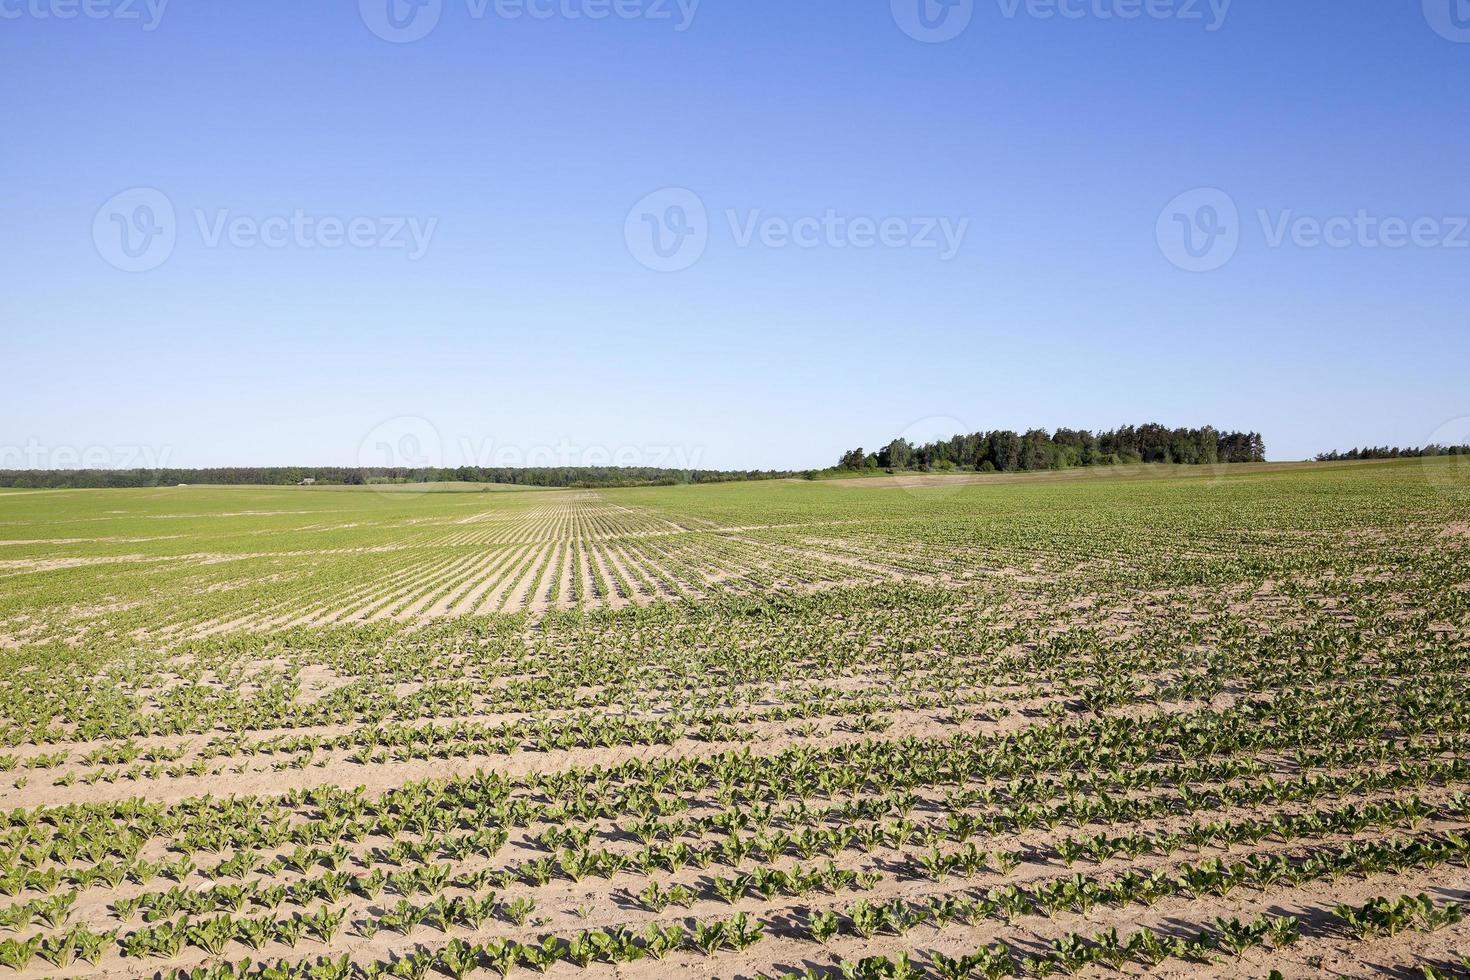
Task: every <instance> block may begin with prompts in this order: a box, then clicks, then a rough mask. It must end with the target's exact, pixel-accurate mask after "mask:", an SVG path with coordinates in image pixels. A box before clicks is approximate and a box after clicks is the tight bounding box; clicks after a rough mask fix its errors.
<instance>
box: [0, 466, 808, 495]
mask: <svg viewBox="0 0 1470 980" xmlns="http://www.w3.org/2000/svg"><path fill="white" fill-rule="evenodd" d="M791 475H792V474H791V473H788V472H784V471H775V470H729V471H726V470H669V469H659V468H656V467H644V466H566V467H563V466H554V467H516V468H511V467H506V468H486V467H479V466H461V467H457V468H454V469H422V470H410V469H401V468H400V469H391V468H379V469H372V468H369V469H363V468H360V467H345V466H266V467H239V466H237V467H224V468H217V469H130V470H0V486H3V487H25V488H28V489H36V490H48V489H79V488H92V487H102V488H107V487H171V486H177V485H178V484H180V483H207V484H225V485H265V486H291V485H295V484H299V483H302V482H304V481H306V480H311V481H313V482H314V483H316V484H317V485H319V486H344V485H345V486H353V485H357V486H360V485H363V484H369V483H445V482H451V481H457V482H462V483H509V484H514V485H517V486H527V487H584V488H598V487H603V488H606V487H637V486H674V485H677V484H683V483H725V482H729V481H732V480H770V479H777V478H780V477H786V476H791Z"/></svg>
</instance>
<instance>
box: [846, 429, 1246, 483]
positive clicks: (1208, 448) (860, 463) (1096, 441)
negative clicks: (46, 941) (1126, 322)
mask: <svg viewBox="0 0 1470 980" xmlns="http://www.w3.org/2000/svg"><path fill="white" fill-rule="evenodd" d="M1265 459H1266V444H1265V442H1264V441H1263V440H1262V439H1261V435H1260V433H1258V432H1219V431H1217V430H1216V429H1214V428H1211V427H1210V426H1205V427H1204V428H1202V429H1170V428H1167V427H1166V426H1162V425H1158V424H1155V423H1149V424H1147V425H1139V426H1132V425H1128V426H1124V427H1122V428H1120V429H1113V430H1111V431H1108V432H1089V431H1088V430H1086V429H1058V430H1057V431H1056V432H1052V433H1048V432H1047V431H1046V430H1045V429H1032V430H1031V431H1029V432H1025V433H1016V432H1012V431H1010V430H1009V429H1001V430H997V431H995V432H972V433H970V434H969V435H957V436H951V437H950V438H948V439H942V440H939V441H938V442H931V443H927V444H925V445H922V446H914V445H910V444H909V443H908V441H906V440H904V439H895V440H893V441H892V442H890V443H889V444H888V445H886V446H884V447H883V448H882V449H879V450H878V451H877V452H867V451H865V450H863V449H861V448H859V449H853V450H851V451H849V452H846V453H844V454H843V455H842V458H841V459H840V460H839V461H838V463H837V468H838V469H839V470H939V471H943V470H979V471H980V472H983V473H990V472H1001V473H1013V472H1020V471H1027V470H1057V469H1068V468H1070V467H1074V466H1117V465H1122V464H1125V463H1260V462H1264V461H1265Z"/></svg>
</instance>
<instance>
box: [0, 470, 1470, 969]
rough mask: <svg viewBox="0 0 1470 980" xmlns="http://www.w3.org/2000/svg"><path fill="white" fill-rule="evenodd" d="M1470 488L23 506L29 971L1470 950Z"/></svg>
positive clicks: (1141, 486) (3, 766)
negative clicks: (1469, 914) (1469, 915)
mask: <svg viewBox="0 0 1470 980" xmlns="http://www.w3.org/2000/svg"><path fill="white" fill-rule="evenodd" d="M1467 469H1470V468H1467V466H1466V465H1465V461H1464V460H1463V459H1453V458H1451V459H1434V460H1427V461H1420V460H1411V461H1395V462H1387V463H1352V464H1346V463H1344V464H1325V465H1303V466H1272V465H1263V466H1252V465H1239V466H1230V467H1213V468H1173V469H1160V470H1148V469H1142V470H1138V471H1133V472H1129V473H1115V474H1108V475H1103V474H1099V473H1076V474H1065V475H1042V476H1039V477H1036V478H1025V477H1022V478H1015V477H1011V478H999V477H997V478H993V479H987V478H971V479H968V480H961V481H948V480H941V479H919V480H910V481H907V482H902V483H900V482H899V481H896V480H892V479H887V478H876V479H866V480H853V481H841V482H837V481H834V482H832V483H822V482H805V481H776V482H768V483H740V484H721V485H712V486H699V487H665V488H648V489H628V490H608V491H597V492H593V491H576V490H567V491H536V490H517V491H508V492H496V493H483V492H477V491H476V490H475V489H473V488H468V487H452V488H444V490H443V492H422V493H420V492H412V491H408V492H405V491H402V490H397V491H392V492H384V491H380V490H375V489H373V488H354V489H332V488H296V487H292V488H269V489H268V488H239V487H234V488H223V487H179V488H168V489H150V490H80V491H47V492H27V491H10V492H6V491H0V664H3V671H0V741H3V745H0V965H3V969H0V978H3V977H5V976H9V975H15V976H18V977H31V976H49V975H65V976H95V977H140V976H155V975H157V976H163V977H170V978H183V977H189V978H196V977H197V978H200V980H213V978H220V980H223V978H230V977H239V976H246V975H249V976H259V977H263V978H276V980H286V978H294V977H301V978H312V980H337V978H342V980H345V978H347V977H352V976H361V977H401V978H410V980H417V978H426V977H448V978H452V980H460V978H463V977H469V976H474V977H494V976H497V975H501V974H509V975H513V976H523V977H532V976H537V975H540V974H544V975H546V976H549V977H585V978H595V977H617V978H625V980H644V978H649V980H651V978H663V977H722V978H737V977H748V978H757V977H770V978H786V977H801V978H815V977H825V976H835V977H848V978H872V980H879V978H895V980H896V978H904V977H932V978H944V980H957V978H967V977H974V978H998V977H1010V976H1015V977H1040V976H1055V975H1064V974H1074V973H1076V974H1085V975H1093V976H1106V975H1110V974H1115V973H1116V974H1123V975H1142V974H1161V975H1166V976H1191V975H1197V976H1209V977H1216V976H1239V977H1262V978H1265V977H1268V976H1271V975H1272V974H1273V973H1279V974H1280V975H1281V976H1283V977H1318V976H1328V977H1336V976H1350V977H1366V976H1381V975H1396V976H1403V977H1427V978H1436V977H1452V976H1466V975H1470V921H1467V919H1466V918H1465V915H1466V913H1467V912H1470V908H1467V907H1466V906H1467V903H1470V683H1467V680H1470V471H1467Z"/></svg>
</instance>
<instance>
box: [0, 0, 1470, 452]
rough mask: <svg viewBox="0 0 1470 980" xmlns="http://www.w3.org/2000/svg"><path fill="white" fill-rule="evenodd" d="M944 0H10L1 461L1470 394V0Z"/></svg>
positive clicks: (1433, 417) (794, 440) (776, 434)
mask: <svg viewBox="0 0 1470 980" xmlns="http://www.w3.org/2000/svg"><path fill="white" fill-rule="evenodd" d="M948 2H951V3H953V4H954V6H952V7H947V6H945V5H944V3H943V2H941V0H701V2H698V3H695V2H694V0H682V2H680V0H362V3H361V4H358V3H356V2H353V0H334V2H331V3H303V2H300V0H290V2H287V0H252V2H249V3H218V2H206V0H172V2H168V3H166V4H164V3H163V2H162V0H0V66H3V67H0V71H3V73H4V74H3V77H4V78H5V80H6V82H7V85H6V96H5V98H4V100H3V103H0V134H3V135H0V218H3V226H4V231H3V235H0V269H3V273H0V275H3V280H0V283H3V288H0V333H3V338H4V345H3V350H4V354H5V357H4V361H5V371H4V384H3V386H0V466H3V465H15V464H16V462H17V460H18V454H21V453H24V454H26V455H27V457H28V458H29V459H30V460H31V462H32V464H33V465H47V464H48V463H55V462H58V461H59V462H61V463H63V464H64V463H66V462H67V461H68V460H67V459H66V458H65V457H66V454H67V453H68V452H82V451H89V452H91V453H92V457H91V458H90V460H89V461H90V462H99V461H101V458H102V457H103V456H105V457H106V458H107V461H108V462H110V463H113V464H124V463H130V462H136V461H138V459H137V457H138V454H139V453H142V454H143V455H144V456H145V457H146V456H148V455H149V454H151V455H152V457H154V458H155V459H156V460H158V461H164V462H167V463H169V464H172V465H181V466H192V465H222V464H240V465H266V464H278V463H279V464H284V463H322V464H326V463H338V464H353V463H358V462H377V461H380V460H379V459H378V458H377V456H376V455H375V454H376V452H377V449H376V448H375V447H379V446H380V444H383V443H386V444H388V445H391V446H401V445H403V444H404V443H403V439H404V438H405V436H406V437H408V438H409V439H410V440H411V444H412V445H418V446H422V447H424V453H425V455H426V456H431V457H433V461H441V460H442V461H443V462H445V463H447V464H451V465H452V464H456V463H460V462H466V461H480V462H493V461H497V460H494V459H491V458H490V456H492V455H493V454H494V453H496V452H501V451H503V450H505V449H506V447H510V449H509V452H510V453H511V456H512V457H513V456H514V454H515V453H516V452H520V453H523V454H524V453H527V452H530V451H531V450H533V449H534V448H535V447H553V448H554V449H555V450H556V451H557V452H561V453H564V454H565V453H566V452H567V451H568V447H571V453H572V455H573V457H576V454H577V453H578V452H583V451H586V450H589V449H591V448H592V447H602V449H603V450H605V451H612V450H623V451H624V453H625V455H624V456H623V457H622V458H623V460H624V461H639V462H657V461H658V460H657V459H655V458H654V457H656V456H657V455H658V454H660V453H664V454H665V455H666V456H669V455H670V454H672V456H670V458H671V459H672V458H674V457H678V456H681V455H682V459H683V461H685V462H692V463H697V464H699V465H703V466H709V467H721V468H729V467H806V466H814V465H825V464H828V463H831V462H834V461H835V460H836V457H837V455H838V454H839V452H840V451H841V450H843V449H845V448H850V447H853V446H857V445H863V446H867V447H870V448H871V447H873V446H876V445H877V444H879V443H881V442H883V441H886V440H887V439H889V438H891V437H892V436H894V435H896V434H899V433H904V432H907V433H910V434H914V435H920V436H928V435H933V434H935V432H933V431H929V430H942V429H944V428H946V427H948V426H949V425H950V420H953V422H954V425H956V426H962V427H964V428H966V429H990V428H1016V429H1024V428H1028V427H1033V426H1041V427H1047V428H1051V427H1055V426H1062V425H1065V426H1070V427H1085V428H1103V427H1112V426H1115V425H1119V424H1125V423H1136V422H1143V421H1150V420H1156V421H1160V422H1163V423H1165V424H1169V425H1198V424H1205V423H1209V424H1214V425H1217V426H1221V427H1229V428H1241V429H1256V430H1260V431H1261V432H1263V433H1264V434H1265V436H1266V440H1267V445H1268V451H1269V454H1270V456H1271V457H1272V458H1274V459H1293V458H1303V457H1306V456H1308V455H1311V454H1313V453H1316V452H1318V451H1322V450H1327V449H1333V448H1348V447H1350V446H1352V445H1356V444H1363V443H1373V444H1381V443H1392V444H1403V445H1408V444H1413V445H1419V444H1422V443H1425V442H1427V441H1430V440H1431V438H1432V437H1434V436H1435V434H1436V433H1437V432H1442V431H1444V429H1443V427H1444V426H1445V425H1446V424H1447V423H1450V424H1451V429H1452V430H1455V426H1459V427H1460V428H1467V427H1466V426H1465V425H1464V424H1463V423H1454V422H1452V420H1455V419H1461V420H1463V419H1464V418H1465V417H1467V416H1470V385H1467V384H1466V380H1465V378H1466V370H1465V368H1466V361H1467V354H1470V316H1467V311H1470V275H1467V272H1470V230H1467V229H1466V228H1465V220H1464V219H1465V216H1467V215H1470V176H1467V173H1470V170H1467V167H1470V2H1466V0H1399V2H1393V3H1387V2H1384V0H1289V2H1283V0H1236V2H1234V3H1226V2H1225V0H1213V3H1212V2H1211V0H1029V2H1027V0H948ZM416 4H417V5H416ZM1452 4H1459V5H1460V6H1459V8H1458V9H1457V8H1455V7H1453V6H1452ZM946 38H947V39H946ZM655 233H657V238H656V239H655ZM1186 236H1187V237H1186ZM936 419H937V421H924V420H936ZM1455 431H1456V434H1459V435H1464V434H1465V433H1459V432H1458V430H1455ZM556 447H560V448H556ZM630 451H631V453H632V454H633V455H628V453H629V452H630ZM543 452H544V450H543ZM99 454H101V455H100V456H99ZM638 454H641V455H638ZM505 458H509V457H502V459H505ZM143 461H146V459H144V460H143ZM574 461H575V458H574ZM584 461H585V460H584ZM593 461H596V460H595V458H594V459H593ZM676 461H677V460H676Z"/></svg>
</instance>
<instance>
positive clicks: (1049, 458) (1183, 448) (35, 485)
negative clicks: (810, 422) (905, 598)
mask: <svg viewBox="0 0 1470 980" xmlns="http://www.w3.org/2000/svg"><path fill="white" fill-rule="evenodd" d="M1370 452H1371V453H1393V454H1398V455H1413V454H1417V453H1419V452H1421V451H1418V450H1399V449H1394V450H1357V449H1355V450H1353V453H1354V454H1358V455H1353V454H1341V455H1340V454H1328V455H1324V456H1321V457H1319V459H1323V460H1328V459H1377V458H1388V457H1386V456H1383V457H1380V456H1368V455H1363V454H1364V453H1370ZM1422 452H1428V450H1423V451H1422ZM1265 458H1266V446H1265V443H1264V442H1263V441H1262V439H1261V436H1260V434H1259V433H1255V432H1218V431H1216V430H1215V429H1213V428H1210V427H1209V426H1206V427H1205V428H1202V429H1170V428H1167V427H1165V426H1162V425H1156V424H1149V425H1140V426H1131V425H1130V426H1125V427H1123V428H1120V429H1114V430H1111V431H1108V432H1096V433H1094V432H1089V431H1087V430H1085V429H1058V430H1057V431H1056V432H1052V433H1048V432H1046V431H1045V430H1043V429H1032V430H1031V431H1029V432H1024V433H1016V432H1011V431H1009V430H997V431H994V432H973V433H970V434H969V435H957V436H953V437H951V438H949V439H947V440H940V441H938V442H932V443H928V444H926V445H922V446H915V445H910V444H909V443H908V442H907V441H905V440H903V439H895V440H893V441H892V442H890V443H889V444H888V445H886V446H884V447H883V448H882V449H879V450H877V451H876V452H868V451H866V450H863V449H854V450H852V451H850V452H847V453H844V454H843V455H842V458H841V460H840V461H839V462H838V464H837V467H836V469H837V470H840V471H853V470H925V471H936V472H943V471H946V470H978V471H980V472H1003V473H1011V472H1020V471H1026V470H1055V469H1067V468H1070V467H1074V466H1111V465H1121V464H1126V463H1252V462H1261V461H1263V460H1265ZM824 472H832V471H831V470H827V471H824ZM818 475H819V471H817V470H805V471H799V472H793V471H788V470H672V469H660V468H654V467H617V466H574V467H534V466H533V467H515V468H512V467H501V468H496V467H480V466H460V467H456V468H453V469H448V468H426V469H402V468H371V467H370V468H362V467H348V466H265V467H257V466H233V467H222V468H214V469H178V468H170V469H127V470H100V469H91V470H0V487H23V488H27V489H38V490H44V489H81V488H93V487H100V488H107V487H119V488H122V487H171V486H177V485H178V484H223V485H238V486H244V485H253V486H294V485H300V484H303V483H312V484H315V485H317V486H354V485H356V486H362V485H367V484H387V483H399V484H412V483H449V482H458V483H486V484H489V483H500V484H509V485H512V486H524V487H566V488H577V487H582V488H589V489H595V488H613V487H638V486H675V485H680V484H693V483H728V482H733V481H737V480H773V479H783V478H786V477H793V476H805V477H808V478H814V477H817V476H818Z"/></svg>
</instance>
